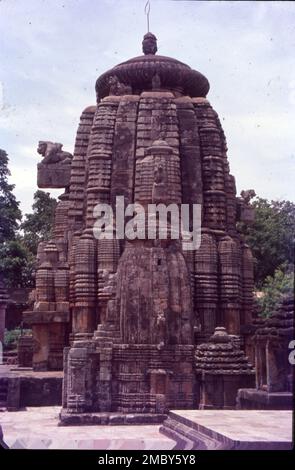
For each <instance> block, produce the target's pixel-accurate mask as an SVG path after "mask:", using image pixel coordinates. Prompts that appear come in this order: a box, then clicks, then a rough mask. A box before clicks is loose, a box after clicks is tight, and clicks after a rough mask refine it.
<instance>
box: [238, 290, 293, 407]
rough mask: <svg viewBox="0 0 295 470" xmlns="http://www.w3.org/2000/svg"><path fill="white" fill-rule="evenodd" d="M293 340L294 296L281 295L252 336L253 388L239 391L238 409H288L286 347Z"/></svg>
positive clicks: (290, 381) (290, 398)
mask: <svg viewBox="0 0 295 470" xmlns="http://www.w3.org/2000/svg"><path fill="white" fill-rule="evenodd" d="M293 339H294V297H293V295H289V296H284V297H283V298H282V300H281V303H280V305H279V306H278V308H277V310H276V311H275V312H274V313H273V314H272V315H271V316H270V317H269V318H267V319H265V320H264V321H262V322H260V325H259V327H258V328H256V331H255V334H254V338H253V341H254V347H255V364H256V389H252V390H250V389H247V390H243V389H241V390H239V393H238V397H237V401H238V406H239V407H240V408H244V409H247V408H259V409H291V408H292V404H293V387H294V370H293V367H294V366H292V364H291V363H290V361H289V354H290V349H289V344H290V341H292V340H293Z"/></svg>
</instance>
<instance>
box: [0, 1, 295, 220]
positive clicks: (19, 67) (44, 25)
mask: <svg viewBox="0 0 295 470" xmlns="http://www.w3.org/2000/svg"><path fill="white" fill-rule="evenodd" d="M151 3H152V5H151V18H150V22H151V30H152V31H153V32H155V34H156V35H157V37H158V47H159V53H161V54H163V55H168V56H173V57H176V58H178V59H179V60H181V61H183V62H185V63H188V64H189V65H190V66H192V67H193V68H195V69H197V70H200V71H201V72H202V73H204V74H205V75H206V76H207V77H208V79H209V81H210V84H211V89H210V93H209V96H208V98H209V100H210V102H211V104H212V106H213V107H214V108H215V109H216V110H217V112H218V113H219V116H220V119H221V121H222V123H223V126H224V129H225V132H226V136H227V140H228V146H229V159H230V165H231V169H232V173H233V174H234V175H235V177H236V180H237V186H238V188H239V190H240V189H242V188H250V187H255V189H256V192H257V193H258V194H259V195H261V196H263V197H268V198H281V197H284V198H289V199H295V196H294V190H293V187H294V184H293V181H294V172H293V171H292V169H293V167H294V146H293V132H294V131H293V128H294V117H295V99H294V93H295V91H294V90H295V86H294V83H295V74H294V58H293V51H294V45H295V44H294V37H295V36H294V25H295V10H294V5H293V3H292V2H213V1H212V2H186V1H181V2H180V1H179V2H175V1H169V0H157V1H156V0H154V1H153V2H151ZM144 5H145V0H143V1H139V0H100V1H98V2H94V1H93V0H43V1H42V0H2V1H1V2H0V28H1V32H2V34H1V41H2V46H1V51H0V55H1V57H0V60H1V71H0V84H1V86H0V91H1V93H0V96H1V101H0V104H1V106H0V108H1V111H0V132H1V142H0V146H1V147H2V148H4V149H5V150H6V151H7V153H8V154H9V157H10V165H11V172H12V178H11V181H12V182H13V183H15V184H16V190H15V191H16V195H17V197H18V199H20V200H21V204H22V206H21V207H22V209H23V210H24V211H25V212H28V211H29V210H30V206H31V204H32V200H33V193H34V192H35V190H36V189H37V186H36V163H37V161H38V155H37V154H36V151H35V149H36V146H37V142H38V140H54V141H57V142H58V141H60V142H62V143H63V144H64V148H65V150H68V151H73V148H74V141H75V133H76V129H77V125H78V121H79V116H80V114H81V111H82V110H83V109H84V108H85V107H86V106H88V105H91V104H94V102H95V92H94V85H95V81H96V79H97V77H98V76H99V75H101V74H102V73H103V72H104V71H106V70H107V69H109V68H111V67H112V66H114V65H115V64H116V63H119V62H122V61H124V60H126V59H128V58H130V57H133V56H136V55H139V54H140V53H141V41H142V36H143V34H144V32H145V31H146V18H145V15H144ZM52 193H53V192H52ZM56 193H57V191H55V192H54V194H56Z"/></svg>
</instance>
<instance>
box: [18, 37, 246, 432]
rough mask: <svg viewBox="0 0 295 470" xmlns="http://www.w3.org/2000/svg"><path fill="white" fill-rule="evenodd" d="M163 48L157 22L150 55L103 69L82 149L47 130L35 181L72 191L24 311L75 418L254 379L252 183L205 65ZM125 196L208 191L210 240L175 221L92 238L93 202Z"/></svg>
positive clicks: (220, 403)
mask: <svg viewBox="0 0 295 470" xmlns="http://www.w3.org/2000/svg"><path fill="white" fill-rule="evenodd" d="M156 52H157V42H156V37H155V36H154V35H153V34H151V33H148V34H146V35H145V36H144V40H143V53H144V55H142V56H139V57H135V58H132V59H130V60H128V61H126V62H123V63H121V64H119V65H117V66H115V67H114V68H113V69H111V70H109V71H107V72H105V73H104V74H103V75H101V76H100V77H99V78H98V79H97V82H96V87H95V88H96V95H97V105H96V106H90V107H88V108H86V109H85V110H84V111H83V112H82V115H81V118H80V124H79V127H78V131H77V137H76V142H75V149H74V154H73V156H72V155H71V154H69V153H68V152H64V151H63V150H62V145H61V144H57V143H52V142H40V143H39V148H38V152H39V153H40V154H41V155H42V156H43V157H44V158H43V160H42V161H41V163H39V165H38V186H39V187H40V188H65V192H64V194H62V195H61V196H60V198H59V199H60V201H59V203H58V206H57V209H56V213H55V222H54V230H53V238H52V240H50V241H49V242H47V243H41V244H40V246H39V250H38V267H37V272H36V289H35V293H34V307H33V308H32V310H31V311H28V312H26V313H25V317H24V320H25V322H26V323H29V324H31V325H32V329H33V335H34V355H33V367H34V369H35V370H58V369H62V368H63V369H64V383H63V410H62V412H61V420H62V421H63V422H64V423H67V422H73V420H75V417H76V419H80V418H81V416H85V415H87V413H88V420H89V416H94V415H95V413H96V414H97V415H98V414H99V413H101V412H104V413H106V414H107V413H108V412H118V413H123V414H124V413H135V414H141V415H149V416H161V415H163V414H165V413H166V411H167V410H169V409H189V408H198V407H199V406H201V405H203V406H204V407H206V406H207V407H210V406H211V407H212V406H217V407H221V408H222V407H235V396H236V392H237V389H238V388H241V387H248V388H249V387H250V388H251V387H252V386H253V385H254V370H253V367H252V366H251V364H250V363H249V362H248V360H247V358H246V356H245V352H244V351H246V352H247V353H248V349H249V335H248V333H247V331H248V328H247V326H248V325H249V324H250V323H251V321H252V290H253V260H252V254H251V251H250V249H249V247H248V246H247V245H246V244H245V243H244V241H243V239H242V237H241V236H240V234H239V233H238V231H237V228H236V225H237V222H238V221H241V220H243V221H244V222H247V221H249V222H250V221H251V219H252V216H253V214H252V213H251V209H250V207H249V204H248V203H249V200H250V198H251V191H245V192H243V194H242V196H243V197H237V196H236V188H235V179H234V177H233V176H232V175H231V174H230V170H229V164H228V160H227V145H226V139H225V135H224V132H223V129H222V126H221V123H220V120H219V118H218V115H217V113H216V111H215V110H214V109H213V108H212V107H211V105H210V103H209V101H208V100H207V99H206V95H207V93H208V91H209V82H208V80H207V79H206V77H205V76H203V75H202V74H201V73H199V72H197V71H196V70H193V69H192V68H190V67H189V66H188V65H185V64H183V63H182V62H180V61H178V60H176V59H173V58H170V57H165V56H161V55H157V54H156ZM117 196H124V200H125V205H128V204H130V203H136V204H140V205H141V206H142V207H143V210H144V213H146V212H147V207H148V205H149V204H152V203H157V204H158V203H163V204H165V205H169V204H176V205H177V206H180V205H181V204H189V205H190V207H191V208H192V207H193V205H194V204H199V205H201V208H202V213H201V221H202V223H201V227H202V228H201V245H200V248H199V249H197V250H184V249H183V248H184V243H185V240H181V239H180V240H179V239H174V238H173V237H172V232H173V229H172V226H169V227H170V229H171V230H170V232H169V233H170V235H171V236H170V237H169V236H168V239H161V238H160V237H157V238H156V239H149V238H148V236H147V235H146V234H145V233H143V234H142V236H141V237H140V238H138V239H134V240H132V239H130V238H127V237H126V238H125V240H120V239H118V238H116V237H114V238H113V239H97V238H95V236H94V234H93V227H94V224H95V222H96V217H95V211H94V208H95V206H96V205H97V204H99V203H107V204H110V205H111V206H112V207H113V209H114V214H115V205H116V197H117ZM148 221H149V222H151V223H154V226H155V227H158V226H157V219H153V220H149V219H148ZM114 227H115V228H114V231H115V230H116V229H117V221H116V220H115V224H114ZM169 227H168V228H169ZM168 231H169V230H168ZM206 344H207V346H206ZM222 361H223V362H222ZM223 366H224V367H223ZM217 378H218V387H217V386H215V385H214V384H215V383H216V384H217V382H216V380H217ZM214 381H215V382H214ZM228 384H232V385H228ZM210 390H211V391H210ZM216 394H217V395H218V394H219V395H218V396H215V395H216Z"/></svg>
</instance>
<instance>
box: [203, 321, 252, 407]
mask: <svg viewBox="0 0 295 470" xmlns="http://www.w3.org/2000/svg"><path fill="white" fill-rule="evenodd" d="M195 367H196V373H197V377H198V378H199V381H200V408H201V409H210V408H224V409H230V408H235V407H236V395H237V391H238V389H239V388H242V387H246V386H251V384H253V383H254V375H255V372H254V368H253V366H252V365H251V364H250V363H249V361H248V358H247V357H246V356H245V354H244V352H243V351H242V350H241V349H240V348H239V347H238V346H237V345H236V344H235V343H234V341H233V340H232V339H231V337H230V336H229V335H228V334H227V332H226V330H225V328H222V327H218V328H216V329H215V332H214V335H212V336H211V338H210V339H209V342H208V343H204V344H200V345H199V346H197V348H196V353H195ZM246 384H248V385H246Z"/></svg>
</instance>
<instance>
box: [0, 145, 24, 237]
mask: <svg viewBox="0 0 295 470" xmlns="http://www.w3.org/2000/svg"><path fill="white" fill-rule="evenodd" d="M9 176H10V171H9V169H8V156H7V153H6V152H5V151H4V150H1V149H0V243H4V242H5V241H6V240H13V239H14V238H15V236H16V231H17V228H18V224H19V222H20V221H21V217H22V215H21V211H20V209H19V202H18V201H17V200H16V198H15V196H14V194H13V190H14V187H15V185H14V184H9V183H8V177H9Z"/></svg>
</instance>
